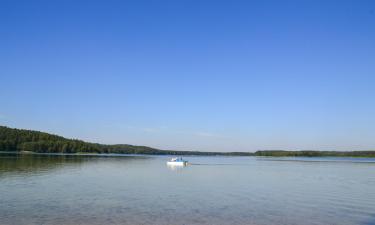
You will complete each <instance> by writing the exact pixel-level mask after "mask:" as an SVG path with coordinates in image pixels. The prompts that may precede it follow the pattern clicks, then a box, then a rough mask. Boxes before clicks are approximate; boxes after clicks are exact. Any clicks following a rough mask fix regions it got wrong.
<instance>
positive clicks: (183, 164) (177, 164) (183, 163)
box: [167, 162, 186, 166]
mask: <svg viewBox="0 0 375 225" xmlns="http://www.w3.org/2000/svg"><path fill="white" fill-rule="evenodd" d="M167 165H171V166H185V165H186V162H167Z"/></svg>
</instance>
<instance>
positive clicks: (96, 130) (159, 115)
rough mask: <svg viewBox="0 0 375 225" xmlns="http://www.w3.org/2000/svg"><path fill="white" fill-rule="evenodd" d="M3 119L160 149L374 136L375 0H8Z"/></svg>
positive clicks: (1, 66) (3, 5)
mask: <svg viewBox="0 0 375 225" xmlns="http://www.w3.org/2000/svg"><path fill="white" fill-rule="evenodd" d="M0 28H1V29H0V85H1V87H0V124H2V125H6V126H10V127H16V128H27V129H35V130H42V131H46V132H52V133H56V134H59V135H63V136H66V137H70V138H79V139H83V140H87V141H93V142H100V143H109V144H111V143H129V144H137V145H148V146H152V147H158V148H162V149H177V150H201V151H256V150H258V149H320V150H359V149H375V138H374V137H375V116H374V115H375V2H374V1H365V0H363V1H356V0H353V1H341V0H340V1H333V0H332V1H276V0H275V1H202V0H201V1H193V0H189V1H183V0H181V1H180V0H177V1H176V0H173V1H172V0H171V1H143V0H137V1H37V0H36V1H18V0H12V1H8V0H1V1H0Z"/></svg>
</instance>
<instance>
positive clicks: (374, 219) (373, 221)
mask: <svg viewBox="0 0 375 225" xmlns="http://www.w3.org/2000/svg"><path fill="white" fill-rule="evenodd" d="M362 225H375V214H374V215H373V216H372V217H371V219H370V220H368V221H365V222H364V223H362Z"/></svg>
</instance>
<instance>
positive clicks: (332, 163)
mask: <svg viewBox="0 0 375 225" xmlns="http://www.w3.org/2000/svg"><path fill="white" fill-rule="evenodd" d="M185 158H186V159H187V160H189V162H191V163H192V165H189V166H187V167H184V168H170V167H167V166H166V163H165V162H166V160H167V157H164V156H116V157H114V156H105V157H103V156H101V157H98V156H61V155H60V156H58V155H54V156H49V155H15V154H0V224H1V225H10V224H12V225H24V224H38V225H39V224H43V225H52V224H53V225H70V224H82V225H88V224H93V225H96V224H98V225H99V224H132V225H134V224H171V225H173V224H176V225H177V224H253V225H276V224H277V225H283V224H285V225H287V224H288V225H291V224H295V225H327V224H330V225H334V224H337V225H354V224H363V225H370V224H375V160H373V159H353V158H257V157H185Z"/></svg>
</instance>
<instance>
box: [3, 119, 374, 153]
mask: <svg viewBox="0 0 375 225" xmlns="http://www.w3.org/2000/svg"><path fill="white" fill-rule="evenodd" d="M0 152H17V153H22V154H29V153H62V154H90V153H91V154H102V153H105V154H111V153H112V154H144V155H202V156H219V155H222V156H264V157H375V151H350V152H349V151H348V152H346V151H315V150H314V151H285V150H262V151H256V152H201V151H175V150H161V149H156V148H151V147H147V146H136V145H128V144H115V145H105V144H98V143H90V142H84V141H81V140H76V139H68V138H64V137H61V136H58V135H54V134H49V133H45V132H40V131H33V130H24V129H15V128H9V127H5V126H0Z"/></svg>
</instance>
